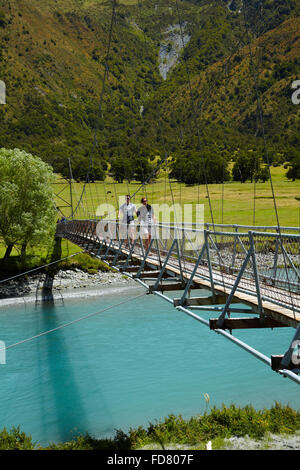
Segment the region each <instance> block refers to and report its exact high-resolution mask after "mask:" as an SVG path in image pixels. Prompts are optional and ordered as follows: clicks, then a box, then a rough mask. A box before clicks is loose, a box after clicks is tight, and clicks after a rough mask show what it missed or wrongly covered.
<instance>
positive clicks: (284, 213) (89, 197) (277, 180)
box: [0, 167, 300, 269]
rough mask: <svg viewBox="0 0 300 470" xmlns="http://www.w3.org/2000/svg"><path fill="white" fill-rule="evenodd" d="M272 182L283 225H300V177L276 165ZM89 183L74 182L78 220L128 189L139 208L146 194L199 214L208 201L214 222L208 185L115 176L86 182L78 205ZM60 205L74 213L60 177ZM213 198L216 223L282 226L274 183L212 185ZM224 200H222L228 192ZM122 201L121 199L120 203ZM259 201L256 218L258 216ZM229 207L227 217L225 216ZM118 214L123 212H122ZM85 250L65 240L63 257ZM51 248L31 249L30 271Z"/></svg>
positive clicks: (207, 217) (0, 252)
mask: <svg viewBox="0 0 300 470" xmlns="http://www.w3.org/2000/svg"><path fill="white" fill-rule="evenodd" d="M271 173H272V181H273V187H274V192H275V199H276V207H277V210H278V215H279V222H280V225H281V226H289V227H295V226H297V227H298V226H300V181H299V180H298V181H294V182H292V181H289V180H287V179H286V177H285V173H286V170H285V169H284V168H283V167H275V168H274V167H272V169H271ZM83 188H84V185H83V183H73V184H72V198H73V207H74V209H75V208H76V207H77V205H78V209H77V211H76V214H75V217H74V218H79V219H87V218H93V217H94V216H95V214H96V213H97V209H99V206H100V211H99V215H100V213H102V214H103V212H105V211H108V212H111V211H112V210H113V208H117V207H118V203H119V198H121V201H123V200H124V196H125V195H126V194H128V193H130V194H134V193H135V192H136V191H138V192H137V194H136V196H135V198H134V199H133V201H134V202H135V204H136V205H137V206H138V205H139V204H140V199H141V197H142V196H144V195H146V196H147V198H148V200H149V202H150V204H164V203H165V204H170V205H171V204H172V203H173V201H174V203H175V204H180V205H184V204H191V203H193V213H194V214H195V210H196V204H198V203H199V204H204V221H205V222H211V211H210V208H209V203H208V197H207V189H206V187H205V186H202V185H201V186H199V187H198V186H185V185H183V184H179V183H177V182H175V181H172V182H171V184H170V182H169V180H168V178H167V177H166V176H165V175H164V174H161V176H160V177H159V178H158V180H157V181H156V182H155V183H153V184H148V185H146V186H144V187H141V184H140V183H138V182H132V183H131V184H127V183H123V184H118V183H114V182H113V181H112V180H111V179H110V178H108V179H107V180H106V181H105V182H96V183H91V184H88V185H86V187H85V191H84V193H83V197H82V201H81V203H80V204H78V202H79V200H80V197H81V194H82V191H83ZM54 191H55V194H56V195H57V196H56V203H57V206H58V207H60V208H61V211H62V212H63V213H64V214H65V215H66V216H67V217H69V216H70V215H71V209H70V207H67V206H68V204H70V200H71V193H70V186H69V185H68V184H67V183H66V182H63V181H62V180H61V179H57V183H56V184H55V185H54ZM208 192H209V196H210V200H211V208H212V216H213V219H214V222H215V223H222V222H223V223H224V224H240V225H253V224H254V223H255V225H262V226H273V225H277V224H276V216H275V209H274V201H273V198H272V192H271V185H270V181H268V182H266V183H258V184H257V185H256V188H255V199H254V184H253V183H252V184H251V183H243V184H241V183H236V182H228V183H226V184H225V185H224V187H223V186H222V185H217V184H212V185H209V186H208ZM223 192H224V199H223V202H222V194H223ZM116 200H117V202H116ZM254 203H255V218H254ZM222 205H223V215H222ZM116 212H117V211H116ZM78 251H80V249H79V248H78V247H77V246H75V245H73V244H72V243H70V242H68V241H66V240H64V241H63V243H62V258H64V257H66V256H69V255H71V254H74V253H77V252H78ZM4 253H5V247H4V246H3V245H2V246H1V245H0V259H1V258H2V257H3V256H4ZM50 253H51V247H45V248H44V249H43V250H34V249H32V248H31V249H30V248H29V249H28V251H27V258H26V269H30V268H32V267H34V266H37V265H41V264H43V263H44V262H47V261H49V256H50ZM11 256H12V257H18V256H19V252H18V251H17V250H15V249H14V250H13V252H12V255H11Z"/></svg>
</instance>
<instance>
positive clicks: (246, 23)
mask: <svg viewBox="0 0 300 470" xmlns="http://www.w3.org/2000/svg"><path fill="white" fill-rule="evenodd" d="M243 17H244V23H245V31H246V35H247V41H248V48H249V59H250V62H251V66H252V70H253V79H254V85H255V93H256V100H257V107H258V113H259V120H260V125H261V131H262V137H263V146H264V154H265V157H266V159H267V165H268V173H269V178H270V186H271V193H272V199H273V205H274V212H275V217H276V221H277V230H278V234H279V241H280V245H281V251H282V254H283V260H284V267H285V272H286V276H287V284H288V290H289V295H290V301H291V306H292V311H293V314H294V318H296V314H295V306H294V301H293V296H292V291H291V286H290V279H289V273H288V269H287V262H286V254H285V250H284V247H283V241H282V232H281V227H280V222H279V215H278V209H277V203H276V197H275V190H274V185H273V179H272V174H271V163H270V158H269V152H268V145H267V138H266V133H265V127H264V118H263V110H262V104H261V99H260V94H259V91H258V77H257V75H256V73H255V71H254V60H253V51H252V48H251V41H250V32H249V26H248V22H247V10H246V1H245V0H243Z"/></svg>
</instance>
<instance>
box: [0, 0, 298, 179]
mask: <svg viewBox="0 0 300 470" xmlns="http://www.w3.org/2000/svg"><path fill="white" fill-rule="evenodd" d="M15 3H16V4H15V5H14V9H10V8H9V2H6V3H4V4H3V7H1V12H0V45H1V51H2V52H1V57H0V74H1V79H3V80H4V81H5V83H6V84H7V95H8V98H9V106H5V107H1V109H0V119H1V126H0V146H1V145H2V146H4V145H5V146H9V147H11V148H14V147H22V148H23V149H24V150H25V151H27V152H29V153H31V154H35V155H39V156H40V157H41V158H42V159H43V160H44V161H46V162H48V163H50V164H51V165H52V166H53V169H54V171H55V172H58V173H61V174H62V175H63V176H65V177H68V176H69V173H68V159H69V158H70V159H71V160H72V170H73V176H74V178H75V179H76V180H78V181H85V179H86V175H87V171H88V169H89V168H90V167H91V168H90V169H91V172H90V174H91V178H90V180H91V181H94V180H103V179H104V177H105V176H106V174H107V171H108V168H111V174H112V176H113V177H114V178H115V179H117V180H118V181H120V182H121V181H124V180H131V179H133V178H137V179H138V180H143V178H144V177H146V176H147V175H149V174H150V173H151V167H150V164H149V158H150V157H151V154H152V153H153V152H155V155H164V154H165V152H168V153H170V154H171V155H175V156H176V160H177V159H178V163H179V164H181V163H180V161H179V160H180V157H179V156H178V157H177V155H178V154H179V153H180V150H181V148H182V143H181V142H180V143H179V140H181V139H182V138H183V140H184V148H185V149H188V150H189V151H190V152H191V153H192V154H193V153H195V152H197V145H195V142H194V136H195V135H196V133H197V127H200V128H201V133H202V135H201V138H203V140H204V141H205V142H206V143H207V142H209V146H208V147H209V149H208V152H207V153H208V154H207V163H208V166H209V165H211V166H212V170H210V169H209V168H208V169H207V172H208V173H210V175H209V180H211V181H217V182H219V181H220V174H221V168H220V166H223V164H222V163H221V162H222V159H223V155H222V152H221V151H220V153H219V155H218V156H216V155H215V152H213V155H212V153H211V150H210V148H211V147H212V146H214V144H215V143H216V144H217V146H218V147H219V148H221V147H222V145H224V146H225V147H226V149H227V150H228V152H229V153H233V152H234V151H235V150H236V148H241V149H243V150H245V151H246V150H247V149H248V148H253V146H255V145H256V140H258V141H259V142H260V143H261V141H262V131H261V130H257V109H256V108H257V107H256V103H255V94H254V84H253V80H250V78H251V79H252V77H250V75H251V74H250V71H249V57H248V53H247V48H244V49H243V47H240V48H238V47H236V45H237V44H240V45H243V44H245V27H244V24H243V19H242V15H241V14H240V13H238V11H239V9H240V6H241V1H240V0H234V1H232V2H228V0H217V1H215V0H211V1H207V0H197V1H196V0H195V1H183V2H180V5H179V7H180V14H181V19H182V22H183V23H184V24H185V25H186V27H185V33H187V34H189V35H190V36H191V40H190V42H189V43H188V44H187V45H186V47H185V48H184V50H183V52H182V55H181V57H180V58H179V61H178V63H177V65H176V67H174V68H173V69H172V71H171V72H170V73H169V74H168V78H167V80H166V81H163V80H162V78H161V76H160V75H159V70H158V53H159V47H160V45H161V44H162V43H166V44H168V41H169V40H168V39H166V34H165V32H166V30H167V29H168V28H169V27H170V26H171V25H172V26H174V25H178V22H179V19H178V12H177V10H176V8H175V6H174V2H169V1H166V2H164V3H163V4H159V5H157V8H156V7H155V6H154V4H153V2H152V1H151V0H145V1H143V2H136V3H135V2H127V1H124V2H122V3H121V4H120V3H119V4H118V6H117V15H116V21H115V24H114V34H113V38H112V43H111V51H110V54H109V57H108V58H106V59H107V60H106V59H105V60H104V55H105V50H106V46H107V39H108V25H109V23H110V16H111V4H110V3H109V2H108V3H107V2H102V1H101V2H100V1H97V2H92V1H78V0H68V1H67V0H57V1H55V2H54V0H45V1H44V2H39V1H38V0H33V1H32V2H30V5H29V6H28V5H26V6H25V4H23V3H24V2H15ZM229 4H231V5H230V8H228V6H229ZM246 5H247V17H248V23H249V30H250V39H251V41H252V51H253V55H254V66H255V70H256V71H257V75H258V76H257V81H258V90H259V93H260V95H261V102H262V106H263V109H264V110H266V112H265V113H264V123H265V128H266V129H265V130H266V134H267V136H268V138H269V141H270V142H271V145H272V146H274V148H276V151H282V150H283V149H284V148H285V147H286V146H291V147H293V148H297V146H298V143H299V142H298V133H299V114H298V113H297V109H296V108H297V107H296V106H293V105H292V104H291V103H290V101H291V100H290V94H291V89H290V85H291V82H292V78H297V75H298V72H299V59H298V57H297V50H298V42H299V36H298V33H297V31H298V30H299V14H300V7H299V2H298V1H297V0H276V1H275V0H265V1H264V2H262V5H261V2H260V1H259V0H257V1H256V0H254V1H251V2H246ZM259 5H261V8H258V6H259ZM35 17H39V18H40V21H39V22H38V23H36V22H33V21H32V18H35ZM20 18H22V21H20ZM285 21H286V23H284V22H285ZM265 33H268V34H265ZM257 37H258V38H259V39H258V40H257V39H256V38H257ZM20 38H21V39H22V40H20ZM165 41H166V42H165ZM225 61H227V66H226V67H225V68H224V63H225ZM104 63H107V65H108V70H109V74H108V78H107V80H106V84H105V88H104V93H103V100H102V105H101V110H100V109H99V101H100V96H101V95H102V80H103V74H104ZM187 70H188V74H187ZM225 72H226V73H225ZM188 75H189V78H190V81H191V85H192V97H190V90H189V86H188V83H187V82H188V78H187V77H188ZM191 98H192V99H191ZM141 106H143V109H144V112H143V113H142V114H141V112H140V109H141ZM162 123H163V124H162ZM95 130H96V137H97V139H96V141H97V142H95V139H94V136H95V134H94V132H95ZM179 137H180V139H179ZM95 144H96V145H95ZM135 144H137V145H138V147H139V149H141V150H142V153H141V154H140V152H139V151H138V152H136V150H135ZM204 147H205V151H206V150H207V149H206V146H204ZM141 155H142V157H141ZM187 158H189V155H188V153H187ZM197 159H198V158H197V157H194V156H191V160H192V162H191V163H188V166H189V170H188V171H187V172H186V173H187V177H186V178H185V181H189V184H195V183H197V178H196V176H194V177H193V178H192V180H191V179H190V175H191V172H193V174H194V175H195V168H196V167H197ZM228 160H229V159H228V158H226V161H228ZM91 162H92V165H91ZM220 163H221V165H220ZM196 173H197V174H198V171H196ZM227 177H228V175H227V170H226V169H225V178H224V179H225V180H226V179H227ZM263 177H264V175H262V178H261V179H263ZM250 178H251V176H250Z"/></svg>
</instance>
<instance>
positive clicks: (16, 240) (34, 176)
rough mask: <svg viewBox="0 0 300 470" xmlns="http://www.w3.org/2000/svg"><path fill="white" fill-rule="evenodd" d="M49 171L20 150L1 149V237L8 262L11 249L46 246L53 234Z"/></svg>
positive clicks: (23, 249)
mask: <svg viewBox="0 0 300 470" xmlns="http://www.w3.org/2000/svg"><path fill="white" fill-rule="evenodd" d="M52 181H53V172H52V169H51V168H50V167H49V166H48V165H47V164H46V163H44V162H43V161H42V160H40V159H39V158H38V157H35V156H33V155H31V154H29V153H26V152H25V151H21V150H19V149H14V150H7V149H4V148H2V149H0V237H1V238H2V239H3V241H4V243H5V245H6V247H7V249H6V253H5V256H4V258H8V257H9V255H10V253H11V251H12V249H13V247H14V246H18V247H21V255H22V256H25V252H26V247H27V246H28V245H31V246H32V245H35V246H37V245H43V244H46V243H48V242H49V241H50V240H51V238H52V237H53V235H54V232H55V219H56V215H57V212H56V208H55V202H54V193H53V189H52V186H51V183H52Z"/></svg>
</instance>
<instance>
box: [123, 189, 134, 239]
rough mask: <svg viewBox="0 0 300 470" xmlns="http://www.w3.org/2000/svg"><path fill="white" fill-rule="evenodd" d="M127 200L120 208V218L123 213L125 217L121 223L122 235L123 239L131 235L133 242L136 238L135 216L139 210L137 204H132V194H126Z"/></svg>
mask: <svg viewBox="0 0 300 470" xmlns="http://www.w3.org/2000/svg"><path fill="white" fill-rule="evenodd" d="M125 200H126V202H125V203H124V204H122V206H121V207H120V209H119V219H120V217H121V216H122V215H123V219H122V222H121V224H120V225H121V230H120V236H121V238H122V239H126V240H128V237H130V240H131V243H133V241H134V239H135V224H134V216H135V215H137V210H136V206H135V204H132V202H131V196H130V195H129V194H127V195H126V196H125ZM126 244H127V243H126Z"/></svg>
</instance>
